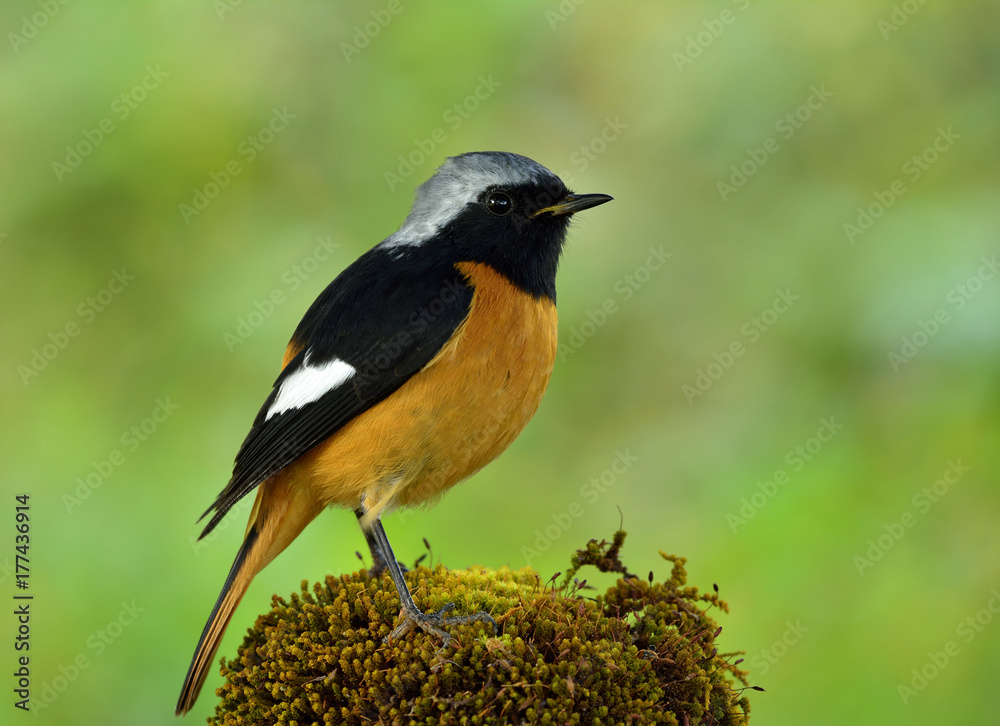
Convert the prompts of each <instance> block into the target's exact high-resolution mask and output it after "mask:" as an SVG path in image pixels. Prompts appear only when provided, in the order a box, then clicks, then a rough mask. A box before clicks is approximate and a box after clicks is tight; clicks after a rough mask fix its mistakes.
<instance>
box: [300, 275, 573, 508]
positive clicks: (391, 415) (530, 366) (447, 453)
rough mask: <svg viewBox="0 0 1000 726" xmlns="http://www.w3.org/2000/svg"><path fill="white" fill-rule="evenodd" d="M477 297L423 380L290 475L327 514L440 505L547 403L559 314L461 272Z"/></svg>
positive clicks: (490, 278)
mask: <svg viewBox="0 0 1000 726" xmlns="http://www.w3.org/2000/svg"><path fill="white" fill-rule="evenodd" d="M457 267H458V268H459V270H461V271H462V272H463V274H465V275H466V276H467V278H468V282H469V283H470V284H471V285H472V286H473V288H474V293H473V297H472V303H471V307H470V311H469V315H468V317H467V318H466V320H465V322H464V323H463V325H462V327H461V329H460V330H459V331H458V332H457V333H456V335H455V336H454V337H453V338H452V339H451V340H450V341H449V342H448V343H447V344H446V345H445V346H444V348H442V349H441V351H440V352H439V353H438V354H437V355H436V356H435V357H434V359H433V360H432V361H431V362H430V363H428V364H427V365H426V366H425V367H424V368H423V369H422V370H421V371H420V372H419V373H417V374H416V375H414V376H413V377H412V378H410V379H409V380H408V381H407V382H406V383H404V384H403V385H402V386H401V387H400V388H399V390H397V391H396V392H395V393H393V394H392V395H390V396H389V397H388V398H387V399H385V400H384V401H382V402H380V403H378V404H376V405H375V406H373V407H372V408H370V409H369V410H367V411H365V412H364V413H362V414H360V415H359V416H358V417H356V418H355V419H353V420H352V421H350V422H349V423H348V424H347V425H345V426H344V427H343V428H342V429H340V430H339V431H338V432H337V433H335V434H334V435H333V436H331V437H330V438H329V439H327V440H326V441H324V442H323V443H321V444H319V445H318V446H317V447H315V448H314V449H312V450H311V451H309V452H308V453H306V454H305V455H303V456H302V457H301V458H300V459H299V460H297V461H296V462H295V464H293V465H292V466H290V467H288V469H287V470H286V472H287V475H289V476H291V477H292V478H293V479H295V480H297V481H296V485H299V486H307V487H309V488H310V489H311V491H312V492H313V496H315V498H316V500H317V501H318V502H320V503H322V504H339V505H342V506H345V507H358V506H359V505H360V503H361V501H362V498H364V506H365V508H366V510H367V512H368V514H367V516H366V518H365V520H364V521H363V522H362V525H363V526H366V525H368V524H370V523H371V521H372V520H374V518H375V517H377V516H378V515H379V514H381V513H382V512H383V511H384V510H386V509H387V508H392V507H395V506H406V505H413V504H420V503H422V502H428V501H433V500H435V499H436V498H437V497H438V496H440V495H441V494H443V493H444V492H445V491H446V490H447V489H448V488H449V487H451V486H452V485H454V484H456V483H457V482H459V481H461V480H462V479H465V478H466V477H468V476H470V475H472V474H474V473H475V472H476V471H478V470H479V469H481V468H482V467H483V466H485V465H486V464H488V463H489V462H491V461H492V460H493V459H495V458H496V457H497V456H499V455H500V453H501V452H503V450H504V449H506V448H507V447H508V446H509V445H510V443H511V442H512V441H513V440H514V439H515V438H516V437H517V435H518V434H519V433H521V430H522V429H523V428H524V426H525V425H526V424H527V423H528V421H529V420H530V419H531V417H532V416H533V415H534V413H535V411H536V410H537V408H538V404H539V403H540V402H541V399H542V395H543V394H544V393H545V388H546V387H547V386H548V382H549V376H550V375H551V373H552V366H553V364H554V362H555V356H556V327H557V326H556V308H555V304H554V303H553V302H552V301H551V300H549V299H547V298H542V299H535V298H533V297H531V296H530V295H527V294H525V293H524V292H521V291H520V290H518V289H517V288H515V287H514V286H513V285H511V284H510V283H509V282H508V281H507V280H506V279H505V278H504V277H503V276H501V275H500V274H498V273H497V272H495V271H494V270H493V269H492V268H490V267H487V266H485V265H481V264H478V263H466V262H463V263H459V264H458V265H457Z"/></svg>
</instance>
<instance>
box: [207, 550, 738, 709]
mask: <svg viewBox="0 0 1000 726" xmlns="http://www.w3.org/2000/svg"><path fill="white" fill-rule="evenodd" d="M624 539H625V533H624V532H618V533H616V535H615V539H614V540H613V541H612V542H611V543H608V542H596V541H594V540H591V542H590V543H588V545H587V547H586V548H585V549H583V550H580V551H579V552H577V553H576V554H575V555H574V557H573V563H572V564H573V566H572V568H571V570H570V571H569V572H568V573H567V575H566V577H565V578H564V580H563V584H562V586H560V587H558V588H553V587H550V586H546V585H543V584H542V582H541V580H540V578H539V577H538V575H537V574H536V573H535V572H534V571H532V570H531V569H528V568H525V569H522V570H517V571H512V570H509V569H507V568H502V569H500V570H487V569H484V568H478V567H477V568H473V569H471V570H459V571H455V570H447V569H445V568H444V567H443V566H440V565H439V566H437V567H436V568H434V569H433V570H430V569H427V568H425V567H420V568H417V569H416V570H414V571H412V572H410V573H409V574H408V575H407V582H408V583H409V585H410V588H411V590H412V591H413V593H414V596H415V598H416V600H417V602H418V604H419V605H420V606H421V607H423V608H424V609H426V610H436V609H437V608H439V607H441V606H443V605H444V604H445V603H447V602H451V601H453V602H455V603H456V605H457V606H458V607H457V608H456V611H455V612H456V613H471V612H473V611H476V610H486V611H489V612H490V613H492V614H493V616H494V617H495V618H496V621H497V624H498V634H497V636H496V637H494V636H493V634H492V633H491V632H490V631H489V629H488V628H487V627H486V626H485V625H483V624H481V623H474V624H471V625H462V626H457V627H453V628H452V629H451V632H452V634H453V635H454V640H453V645H452V646H451V647H449V648H448V649H447V650H446V651H444V652H442V653H440V654H439V653H437V650H438V647H439V645H440V644H439V642H437V641H436V640H435V639H433V638H431V637H429V636H428V635H426V634H425V633H423V632H417V631H414V632H411V633H409V634H408V635H406V636H405V637H403V638H400V639H399V640H397V641H395V642H392V643H387V644H384V643H383V638H385V637H386V636H387V635H389V633H390V632H391V630H392V628H393V625H394V623H395V621H396V616H397V613H398V611H399V599H398V597H397V595H396V591H395V589H394V588H393V586H392V583H391V581H390V579H389V577H388V575H386V576H384V577H383V578H381V579H377V580H371V579H369V578H368V577H367V574H366V573H365V572H364V571H362V573H360V574H350V575H343V576H341V577H332V576H331V577H327V578H326V582H325V583H322V584H320V583H317V584H315V585H314V586H313V587H312V591H311V592H310V589H309V587H308V584H307V583H306V582H303V583H302V592H301V593H295V594H293V595H292V596H291V597H290V598H289V599H288V600H285V599H283V598H279V597H277V596H275V597H274V599H273V602H272V608H271V611H270V612H269V613H267V614H265V615H262V616H260V617H259V618H258V619H257V623H256V625H255V626H254V628H253V629H252V630H250V631H249V633H248V635H247V637H246V638H245V639H244V641H243V645H242V646H241V647H240V649H239V653H238V654H237V657H236V658H235V659H234V660H232V661H229V662H228V663H226V662H225V661H223V669H222V670H223V675H224V676H225V677H226V683H225V685H224V686H223V687H222V688H221V689H219V691H218V694H219V695H220V696H221V697H222V702H221V703H220V704H219V706H218V707H217V708H216V715H215V717H214V719H210V721H209V722H210V723H214V724H225V725H226V726H229V725H234V724H313V723H320V724H369V723H378V724H507V723H515V724H520V723H532V724H534V723H538V724H598V725H600V726H605V725H607V724H619V723H620V724H634V723H640V724H652V723H660V724H745V723H747V720H748V715H749V711H750V704H749V701H748V699H747V698H746V696H744V695H742V691H743V689H735V688H734V687H733V683H732V680H733V679H736V680H739V681H741V682H742V683H743V684H744V685H745V684H746V680H745V678H746V673H745V672H743V671H741V670H740V669H739V668H737V666H736V664H734V663H731V662H730V660H731V658H732V657H733V656H735V655H736V654H735V653H734V654H729V655H724V654H719V653H718V651H717V649H716V647H715V645H714V641H715V638H716V637H717V636H718V634H719V631H720V630H721V628H719V627H718V626H717V625H716V623H715V621H714V620H713V619H712V618H711V617H710V616H709V615H708V611H709V610H711V609H712V608H713V607H715V608H718V609H720V610H723V611H727V612H728V607H727V606H726V604H725V603H724V602H723V601H721V600H720V599H719V597H718V595H717V594H699V593H698V590H697V588H694V587H688V586H687V584H686V581H687V575H686V573H685V571H684V559H683V558H680V557H675V556H672V555H666V554H663V553H662V552H661V553H660V554H661V555H663V557H664V558H665V559H667V560H669V561H671V562H672V563H673V571H672V573H671V575H670V578H669V579H668V580H667V581H666V582H654V581H653V578H652V575H651V576H650V578H649V580H638V579H635V578H632V577H628V578H623V579H620V580H618V581H617V582H616V583H615V584H614V585H613V586H612V587H610V588H609V589H608V590H607V592H605V593H604V594H603V595H598V596H596V597H589V596H587V597H585V596H584V595H583V594H582V593H584V592H587V590H586V588H585V586H584V583H579V582H576V581H574V580H573V576H574V575H575V574H576V571H577V570H578V569H579V568H581V567H583V566H587V565H593V566H596V567H598V569H600V570H602V571H605V572H619V573H625V567H624V565H622V563H621V561H620V559H619V552H620V550H621V545H622V543H623V542H624ZM554 579H555V578H553V580H554ZM737 663H739V661H737Z"/></svg>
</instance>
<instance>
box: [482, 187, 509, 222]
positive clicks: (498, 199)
mask: <svg viewBox="0 0 1000 726" xmlns="http://www.w3.org/2000/svg"><path fill="white" fill-rule="evenodd" d="M483 202H484V204H486V208H487V209H488V210H490V211H491V212H493V214H495V215H497V216H498V217H502V216H504V215H505V214H510V213H511V212H512V211H513V210H514V200H513V199H511V198H510V195H509V194H506V193H505V192H490V193H489V194H487V195H486V199H484V200H483Z"/></svg>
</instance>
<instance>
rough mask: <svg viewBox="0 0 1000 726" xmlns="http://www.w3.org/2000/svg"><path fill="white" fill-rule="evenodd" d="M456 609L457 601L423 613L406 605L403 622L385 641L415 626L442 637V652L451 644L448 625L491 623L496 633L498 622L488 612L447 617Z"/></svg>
mask: <svg viewBox="0 0 1000 726" xmlns="http://www.w3.org/2000/svg"><path fill="white" fill-rule="evenodd" d="M454 609H455V603H453V602H450V603H448V604H447V605H445V606H444V607H443V608H441V609H440V610H435V611H434V612H431V613H423V612H420V610H418V609H417V608H415V607H406V606H404V607H403V609H402V610H401V611H400V613H399V615H400V617H401V618H402V621H403V622H401V623H400V624H399V625H397V626H396V628H395V629H394V630H393V631H392V633H390V634H389V635H388V636H386V637H385V639H384V640H383V642H388V641H390V640H396V639H397V638H401V637H403V636H404V635H406V634H407V633H409V632H410V631H411V630H413V628H414V627H418V628H420V629H421V630H423V631H424V632H425V633H428V634H430V635H436V636H438V637H439V638H441V641H442V642H441V647H440V648H438V649H437V652H438V653H440V652H441V651H443V650H445V649H446V648H447V647H448V646H449V645H451V633H449V632H448V631H447V630H445V629H444V628H446V627H450V626H452V625H465V624H466V623H472V622H476V621H478V622H481V623H486V624H487V625H489V626H490V629H491V630H492V631H493V634H494V635H495V634H496V632H497V622H496V620H494V619H493V617H492V616H491V615H490V614H489V613H488V612H485V611H482V610H481V611H479V612H476V613H472V614H471V615H452V616H451V617H445V613H449V612H451V611H452V610H454Z"/></svg>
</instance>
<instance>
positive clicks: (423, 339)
mask: <svg viewBox="0 0 1000 726" xmlns="http://www.w3.org/2000/svg"><path fill="white" fill-rule="evenodd" d="M431 254H432V253H430V252H428V251H425V250H423V249H422V248H420V247H397V248H383V247H374V248H372V249H371V250H369V251H368V252H367V253H365V254H364V255H362V256H361V257H360V258H358V260H357V261H356V262H354V264H352V265H351V266H350V267H348V268H347V269H346V270H344V271H343V272H342V273H341V274H340V275H339V276H338V277H337V279H335V280H334V281H333V282H332V283H330V285H329V286H328V287H327V288H326V290H324V291H323V292H322V293H321V294H320V296H319V297H318V298H317V299H316V301H315V302H314V303H313V304H312V306H311V307H310V308H309V310H308V311H307V312H306V314H305V317H303V318H302V322H300V323H299V326H298V328H296V330H295V334H294V335H293V336H292V341H293V342H294V343H295V344H296V345H297V346H300V347H301V350H300V351H299V353H298V355H296V356H295V358H294V359H293V360H292V361H290V362H289V364H288V365H287V366H285V368H284V369H283V370H282V372H281V375H279V376H278V378H277V380H276V381H275V382H274V388H273V390H272V391H271V395H270V396H268V398H267V400H266V401H265V402H264V405H263V406H262V407H261V409H260V412H259V413H258V414H257V418H256V419H255V420H254V422H253V426H252V427H251V429H250V433H249V434H247V437H246V439H245V440H244V442H243V445H242V446H241V447H240V450H239V453H238V454H237V455H236V463H235V466H234V468H233V477H232V479H230V480H229V483H228V484H227V485H226V487H225V489H223V490H222V492H220V493H219V496H218V497H216V499H215V501H214V502H213V503H212V506H211V507H209V508H208V510H207V511H206V512H205V514H203V515H202V517H204V516H206V515H207V514H208V513H209V512H211V511H212V510H213V509H214V510H215V514H214V515H213V516H212V518H211V520H209V522H208V524H207V525H206V527H205V529H204V531H203V532H202V533H201V537H204V536H205V535H206V534H208V533H209V532H211V531H212V529H213V528H214V527H215V526H216V525H217V524H218V523H219V521H220V520H221V519H222V518H223V517H224V516H225V514H226V512H227V511H229V509H230V507H232V506H233V505H234V504H235V503H236V502H237V501H239V500H240V499H241V498H242V497H244V496H245V495H246V494H248V493H249V492H251V491H253V489H254V488H256V487H257V486H258V485H259V484H260V483H261V482H262V481H264V480H265V479H267V478H268V477H269V476H271V475H272V474H274V473H276V472H277V471H279V470H280V469H282V468H284V467H285V466H288V464H290V463H292V462H293V461H294V460H295V459H297V458H298V457H300V456H302V454H304V453H306V452H307V451H309V450H310V449H311V448H313V447H314V446H316V445H317V444H319V443H320V442H322V441H323V440H324V439H326V438H328V437H329V436H330V435H331V434H333V433H334V432H336V431H337V430H338V429H339V428H341V427H342V426H344V425H345V424H346V423H347V422H348V421H350V420H351V419H353V418H354V417H355V416H357V415H358V414H360V413H362V412H364V411H365V410H367V409H369V408H371V407H372V406H374V405H375V404H377V403H378V402H379V401H381V400H383V399H384V398H386V397H387V396H388V395H389V394H391V393H392V392H393V391H395V390H396V389H398V388H399V387H400V386H402V385H403V383H405V382H406V381H407V379H409V378H410V376H412V375H413V374H414V373H416V372H417V371H419V370H420V369H421V368H423V367H424V366H425V365H426V364H427V363H428V362H429V361H430V360H431V359H432V358H433V357H434V356H435V355H436V354H437V352H438V351H439V350H440V349H441V347H442V346H443V345H444V344H445V343H446V342H447V341H448V339H449V338H451V336H452V335H453V334H454V332H455V330H456V329H457V328H458V327H459V325H461V323H462V321H463V320H465V318H466V316H467V315H468V312H469V306H470V304H471V301H472V288H471V286H469V285H468V284H467V283H466V281H465V278H464V276H463V275H462V274H461V273H460V272H459V271H458V270H457V269H456V268H455V267H454V265H452V264H451V263H448V262H446V261H443V260H439V259H433V258H432V257H431V256H430V255H431ZM334 359H338V360H340V361H343V362H345V363H347V364H349V365H350V366H352V367H353V368H354V369H355V373H354V374H353V375H351V376H350V377H349V378H347V379H346V380H345V381H343V383H341V384H340V385H338V386H335V387H333V388H331V389H330V390H327V391H326V392H325V393H323V394H322V395H321V396H320V397H319V398H317V399H316V400H313V401H311V402H309V403H306V404H304V405H301V406H299V407H294V408H286V409H284V410H283V411H281V412H280V413H274V414H272V415H271V416H270V417H268V412H269V411H270V410H271V408H272V406H273V404H274V402H275V400H276V398H277V397H278V395H279V392H280V390H281V384H282V383H283V382H284V381H286V380H287V379H288V378H289V376H292V375H293V374H295V373H296V372H297V371H302V369H303V367H304V366H305V364H306V361H307V360H308V364H309V366H310V367H316V366H320V365H322V364H324V363H327V362H329V361H332V360H334Z"/></svg>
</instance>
